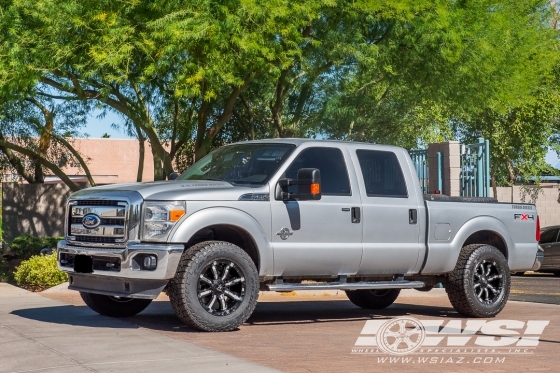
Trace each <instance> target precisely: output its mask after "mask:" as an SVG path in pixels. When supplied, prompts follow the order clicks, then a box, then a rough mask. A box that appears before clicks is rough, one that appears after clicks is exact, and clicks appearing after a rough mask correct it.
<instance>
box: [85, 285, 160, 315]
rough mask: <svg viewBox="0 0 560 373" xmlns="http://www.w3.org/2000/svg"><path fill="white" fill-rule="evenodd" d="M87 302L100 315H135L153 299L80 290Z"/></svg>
mask: <svg viewBox="0 0 560 373" xmlns="http://www.w3.org/2000/svg"><path fill="white" fill-rule="evenodd" d="M80 296H81V297H82V299H83V300H84V302H85V304H86V305H87V306H88V307H89V308H91V309H92V310H94V311H95V312H97V313H98V314H100V315H104V316H111V317H129V316H134V315H136V314H138V313H140V312H142V311H144V310H145V309H146V307H148V306H149V305H150V303H152V300H151V299H136V298H122V297H112V296H109V295H101V294H94V293H85V292H83V291H80Z"/></svg>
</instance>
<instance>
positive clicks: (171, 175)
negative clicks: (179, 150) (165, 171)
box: [169, 171, 179, 180]
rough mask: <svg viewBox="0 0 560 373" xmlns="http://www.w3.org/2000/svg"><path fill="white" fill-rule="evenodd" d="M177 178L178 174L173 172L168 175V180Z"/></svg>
mask: <svg viewBox="0 0 560 373" xmlns="http://www.w3.org/2000/svg"><path fill="white" fill-rule="evenodd" d="M178 177H179V173H178V172H175V171H173V172H172V173H170V174H169V180H175V179H177V178H178Z"/></svg>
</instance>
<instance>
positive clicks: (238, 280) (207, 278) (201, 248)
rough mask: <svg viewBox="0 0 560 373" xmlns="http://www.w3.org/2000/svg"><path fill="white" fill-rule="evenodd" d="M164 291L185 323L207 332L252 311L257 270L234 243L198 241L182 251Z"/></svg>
mask: <svg viewBox="0 0 560 373" xmlns="http://www.w3.org/2000/svg"><path fill="white" fill-rule="evenodd" d="M168 294H169V299H170V301H171V305H172V306H173V309H174V310H175V314H176V315H177V316H178V317H179V318H180V319H181V321H183V322H184V323H186V324H187V325H189V326H191V327H194V328H196V329H199V330H203V331H209V332H223V331H230V330H234V329H236V328H238V327H239V326H240V325H241V324H243V323H244V322H245V321H246V320H247V319H248V318H249V316H251V314H252V313H253V310H254V309H255V307H256V305H257V299H258V296H259V274H258V272H257V268H256V266H255V264H254V263H253V261H252V260H251V257H250V256H249V255H248V254H247V253H246V252H245V251H243V250H242V249H241V248H239V247H238V246H236V245H234V244H231V243H229V242H222V241H206V242H201V243H199V244H196V245H194V246H192V247H190V248H189V249H187V250H186V251H185V252H184V253H183V256H182V257H181V262H180V263H179V268H178V269H177V273H176V275H175V278H174V279H173V280H172V281H171V282H170V285H169V292H168Z"/></svg>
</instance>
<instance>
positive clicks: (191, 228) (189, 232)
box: [169, 207, 274, 276]
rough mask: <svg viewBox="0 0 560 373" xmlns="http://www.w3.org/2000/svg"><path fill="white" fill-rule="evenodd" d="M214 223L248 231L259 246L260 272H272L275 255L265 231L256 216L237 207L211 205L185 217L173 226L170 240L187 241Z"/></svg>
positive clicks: (176, 241)
mask: <svg viewBox="0 0 560 373" xmlns="http://www.w3.org/2000/svg"><path fill="white" fill-rule="evenodd" d="M212 225H230V226H234V227H237V228H239V229H241V230H243V231H245V232H247V234H248V235H249V236H251V238H252V239H253V242H254V243H255V245H256V246H257V251H258V254H259V263H256V264H257V265H258V267H259V269H260V270H259V272H260V273H259V274H260V275H261V276H264V275H266V274H269V273H272V268H273V258H274V257H273V253H272V247H271V246H270V243H269V240H268V239H267V235H266V233H265V231H264V230H263V228H262V226H261V225H260V224H259V223H258V222H257V220H255V218H253V217H252V216H251V215H249V214H247V213H246V212H244V211H241V210H238V209H235V208H231V207H210V208H207V209H202V210H198V211H197V212H195V213H193V214H191V215H188V216H186V217H183V218H182V219H181V220H180V221H179V222H178V224H177V226H176V227H174V228H173V231H172V232H171V235H170V238H169V242H170V243H187V242H188V241H189V240H190V239H191V237H192V236H193V235H194V234H195V233H196V232H198V231H199V230H201V229H203V228H206V227H209V226H212Z"/></svg>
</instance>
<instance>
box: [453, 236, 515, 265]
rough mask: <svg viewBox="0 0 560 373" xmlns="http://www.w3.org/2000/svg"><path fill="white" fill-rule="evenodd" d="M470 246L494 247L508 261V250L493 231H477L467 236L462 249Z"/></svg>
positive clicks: (501, 239) (502, 240) (500, 237)
mask: <svg viewBox="0 0 560 373" xmlns="http://www.w3.org/2000/svg"><path fill="white" fill-rule="evenodd" d="M471 244H488V245H492V246H494V247H496V248H497V249H498V250H500V251H501V253H502V254H504V257H505V258H506V259H508V249H507V245H506V242H505V241H504V239H503V238H502V236H500V235H499V234H498V233H496V232H494V231H478V232H475V233H473V234H471V235H470V236H469V238H467V240H466V241H465V243H463V247H465V246H467V245H471Z"/></svg>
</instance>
